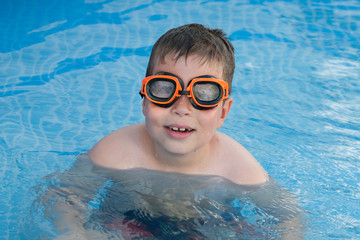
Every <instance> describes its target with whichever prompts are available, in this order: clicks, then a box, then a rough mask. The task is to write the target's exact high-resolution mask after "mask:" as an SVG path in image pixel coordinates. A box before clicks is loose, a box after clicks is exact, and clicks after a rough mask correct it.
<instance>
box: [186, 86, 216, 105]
mask: <svg viewBox="0 0 360 240" xmlns="http://www.w3.org/2000/svg"><path fill="white" fill-rule="evenodd" d="M219 87H220V86H219V85H217V84H216V83H201V82H199V83H196V84H194V86H193V88H192V92H193V95H194V97H195V99H196V100H197V101H199V102H202V103H205V104H206V103H207V102H212V101H215V100H217V99H218V98H219V97H221V96H220V92H222V91H221V90H220V88H219Z"/></svg>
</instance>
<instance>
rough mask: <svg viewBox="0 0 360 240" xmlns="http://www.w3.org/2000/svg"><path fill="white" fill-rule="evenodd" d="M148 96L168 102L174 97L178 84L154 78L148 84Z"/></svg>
mask: <svg viewBox="0 0 360 240" xmlns="http://www.w3.org/2000/svg"><path fill="white" fill-rule="evenodd" d="M147 90H148V95H151V96H153V97H155V98H157V99H163V100H164V101H165V100H168V99H171V97H172V96H173V95H174V93H175V90H176V84H175V83H174V82H173V81H169V80H166V79H162V78H154V79H152V80H151V81H150V82H149V83H148V88H147Z"/></svg>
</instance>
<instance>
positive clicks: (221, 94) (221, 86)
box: [140, 73, 229, 110]
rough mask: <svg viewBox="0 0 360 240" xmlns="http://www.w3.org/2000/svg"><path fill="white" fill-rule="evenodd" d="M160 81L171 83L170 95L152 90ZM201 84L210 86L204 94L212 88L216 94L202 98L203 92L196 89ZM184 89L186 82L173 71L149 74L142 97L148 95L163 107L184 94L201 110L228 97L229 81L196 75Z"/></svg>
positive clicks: (142, 89)
mask: <svg viewBox="0 0 360 240" xmlns="http://www.w3.org/2000/svg"><path fill="white" fill-rule="evenodd" d="M159 81H162V82H164V83H165V82H166V83H167V84H168V86H169V84H170V86H171V88H172V90H171V91H170V92H169V93H168V96H165V97H164V96H161V97H159V96H157V95H156V94H155V93H154V92H153V91H152V85H153V84H155V83H156V82H159ZM201 84H206V85H207V86H208V87H210V89H205V91H204V92H202V93H201V94H202V95H204V94H206V93H209V94H211V90H212V89H216V91H215V95H213V96H210V97H211V98H210V99H208V98H207V99H201V97H199V95H201V94H197V90H196V89H197V87H196V86H197V85H201ZM214 87H215V88H214ZM183 89H184V83H183V81H182V80H181V79H180V78H179V77H177V76H175V75H173V74H171V73H158V74H157V75H153V76H149V77H146V78H144V79H143V81H142V87H141V91H140V95H141V96H142V97H143V96H146V98H147V99H149V100H150V101H151V102H153V103H154V104H156V105H158V106H161V107H170V106H171V105H173V104H174V103H175V102H176V100H177V99H179V98H180V97H181V96H182V95H185V96H186V97H188V98H190V102H191V104H192V105H193V106H194V107H195V108H196V109H200V110H206V109H211V108H214V107H216V106H217V105H219V104H220V102H221V101H222V100H224V99H227V98H228V96H229V86H228V83H227V82H225V81H224V80H220V79H216V78H213V77H211V76H199V77H196V78H194V79H192V80H191V81H190V83H189V85H188V86H187V88H186V90H185V91H183ZM205 97H206V96H205ZM207 97H208V96H207Z"/></svg>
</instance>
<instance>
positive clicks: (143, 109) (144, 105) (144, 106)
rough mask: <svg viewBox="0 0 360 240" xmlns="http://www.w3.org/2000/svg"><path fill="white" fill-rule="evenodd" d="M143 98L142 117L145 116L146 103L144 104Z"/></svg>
mask: <svg viewBox="0 0 360 240" xmlns="http://www.w3.org/2000/svg"><path fill="white" fill-rule="evenodd" d="M145 100H146V99H145V98H143V100H142V104H141V105H142V113H143V115H144V116H145V115H146V114H145V113H146V110H145V108H146V103H145Z"/></svg>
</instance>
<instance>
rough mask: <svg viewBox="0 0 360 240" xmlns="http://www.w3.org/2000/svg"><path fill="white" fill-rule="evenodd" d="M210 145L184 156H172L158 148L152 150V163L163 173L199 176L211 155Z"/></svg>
mask: <svg viewBox="0 0 360 240" xmlns="http://www.w3.org/2000/svg"><path fill="white" fill-rule="evenodd" d="M211 146H212V144H211V143H209V144H207V145H205V146H203V147H201V148H200V149H197V150H196V151H193V152H190V153H186V154H174V153H171V152H167V151H165V150H164V149H161V148H160V147H157V146H155V148H154V150H155V151H154V153H155V154H154V155H153V156H154V162H155V166H156V168H157V169H159V170H161V171H165V172H180V173H185V174H200V173H202V172H203V171H204V170H205V166H206V165H208V161H210V160H211V159H212V158H211V155H212V150H211V149H212V148H211Z"/></svg>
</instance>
